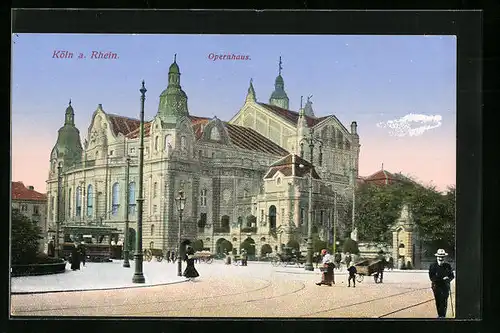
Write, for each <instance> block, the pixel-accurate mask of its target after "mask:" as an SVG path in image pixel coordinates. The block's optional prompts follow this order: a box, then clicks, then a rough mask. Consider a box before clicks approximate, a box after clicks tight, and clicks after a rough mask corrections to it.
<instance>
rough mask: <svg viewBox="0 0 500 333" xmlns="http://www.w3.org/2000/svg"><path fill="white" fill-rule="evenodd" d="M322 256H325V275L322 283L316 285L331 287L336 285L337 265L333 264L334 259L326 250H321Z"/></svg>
mask: <svg viewBox="0 0 500 333" xmlns="http://www.w3.org/2000/svg"><path fill="white" fill-rule="evenodd" d="M321 254H322V255H323V269H322V271H323V274H322V276H321V282H318V283H316V285H318V286H321V285H322V284H326V285H327V286H330V287H331V286H332V284H335V278H334V273H333V267H334V266H335V264H334V263H333V257H332V256H331V255H330V254H329V253H328V251H327V250H326V249H323V250H321Z"/></svg>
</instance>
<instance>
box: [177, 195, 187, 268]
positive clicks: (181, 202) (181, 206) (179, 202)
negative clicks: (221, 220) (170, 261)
mask: <svg viewBox="0 0 500 333" xmlns="http://www.w3.org/2000/svg"><path fill="white" fill-rule="evenodd" d="M175 204H176V206H177V211H178V212H179V231H178V234H177V243H178V244H177V245H178V246H179V248H178V250H177V251H178V252H177V257H178V258H177V275H178V276H182V258H181V225H182V212H183V211H184V206H185V205H186V198H185V197H184V191H182V190H180V191H179V195H178V196H177V198H175Z"/></svg>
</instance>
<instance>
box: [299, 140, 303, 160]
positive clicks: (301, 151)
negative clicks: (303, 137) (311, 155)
mask: <svg viewBox="0 0 500 333" xmlns="http://www.w3.org/2000/svg"><path fill="white" fill-rule="evenodd" d="M300 158H304V142H301V143H300Z"/></svg>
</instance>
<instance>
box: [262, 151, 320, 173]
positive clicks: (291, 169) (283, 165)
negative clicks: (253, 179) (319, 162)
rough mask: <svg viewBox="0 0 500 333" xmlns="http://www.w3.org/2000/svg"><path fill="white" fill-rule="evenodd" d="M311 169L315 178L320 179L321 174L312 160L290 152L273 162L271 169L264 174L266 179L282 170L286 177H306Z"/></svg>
mask: <svg viewBox="0 0 500 333" xmlns="http://www.w3.org/2000/svg"><path fill="white" fill-rule="evenodd" d="M300 165H302V166H303V167H302V168H301V167H300ZM311 169H312V176H313V178H314V179H320V176H319V175H318V173H317V172H316V169H315V168H314V166H313V165H312V164H311V163H310V162H308V161H306V160H304V159H303V158H301V157H299V156H297V155H295V154H289V155H287V156H285V157H284V158H282V159H280V160H278V161H276V162H274V163H273V164H271V166H270V167H269V171H268V172H267V174H266V175H265V176H264V179H269V178H273V177H274V175H275V174H276V173H277V172H278V171H279V172H281V173H282V174H283V175H284V176H286V177H289V176H295V177H304V176H307V175H309V172H310V171H311Z"/></svg>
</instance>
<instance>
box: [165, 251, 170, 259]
mask: <svg viewBox="0 0 500 333" xmlns="http://www.w3.org/2000/svg"><path fill="white" fill-rule="evenodd" d="M166 258H167V262H170V250H168V251H167V255H166Z"/></svg>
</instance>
